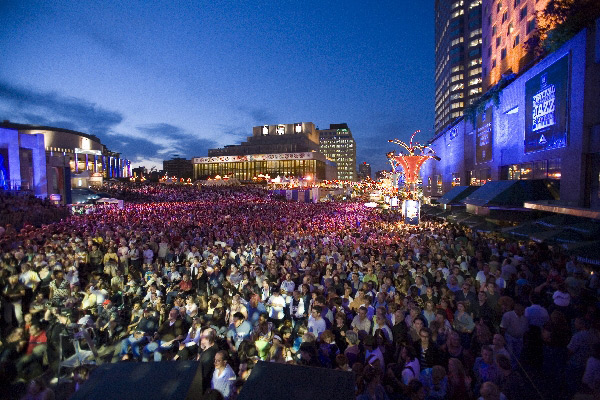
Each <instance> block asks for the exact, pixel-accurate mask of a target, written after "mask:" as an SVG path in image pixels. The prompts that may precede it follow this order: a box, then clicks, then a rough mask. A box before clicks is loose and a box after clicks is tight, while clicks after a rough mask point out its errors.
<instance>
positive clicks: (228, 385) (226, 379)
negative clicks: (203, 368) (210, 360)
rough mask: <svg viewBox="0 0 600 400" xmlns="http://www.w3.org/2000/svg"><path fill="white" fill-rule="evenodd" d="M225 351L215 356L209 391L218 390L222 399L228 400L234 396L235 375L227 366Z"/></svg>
mask: <svg viewBox="0 0 600 400" xmlns="http://www.w3.org/2000/svg"><path fill="white" fill-rule="evenodd" d="M227 361H228V354H227V352H226V351H224V350H221V351H218V352H217V354H216V355H215V361H214V362H215V371H214V372H213V376H212V380H211V382H210V387H211V389H215V390H218V391H219V392H220V393H221V394H222V395H223V398H224V399H226V400H229V399H231V398H233V396H234V390H235V389H234V388H235V380H236V375H235V372H234V371H233V368H231V366H230V365H229V364H228V362H227Z"/></svg>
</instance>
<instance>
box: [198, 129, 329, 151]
mask: <svg viewBox="0 0 600 400" xmlns="http://www.w3.org/2000/svg"><path fill="white" fill-rule="evenodd" d="M318 150H319V134H318V133H317V131H316V129H315V124H313V123H312V122H297V123H295V124H278V125H260V126H255V127H253V128H252V136H250V137H248V139H247V140H246V141H245V142H242V143H241V144H239V145H230V146H225V147H223V148H220V149H210V150H208V156H209V157H218V156H242V155H249V154H271V153H273V154H276V153H300V152H307V151H318Z"/></svg>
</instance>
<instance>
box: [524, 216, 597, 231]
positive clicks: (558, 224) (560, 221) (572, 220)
mask: <svg viewBox="0 0 600 400" xmlns="http://www.w3.org/2000/svg"><path fill="white" fill-rule="evenodd" d="M535 222H536V223H537V224H539V225H542V226H545V227H547V228H563V227H566V226H567V225H575V224H581V223H584V222H586V219H585V218H581V217H576V216H574V215H567V214H555V215H550V216H549V217H544V218H540V219H538V220H537V221H535Z"/></svg>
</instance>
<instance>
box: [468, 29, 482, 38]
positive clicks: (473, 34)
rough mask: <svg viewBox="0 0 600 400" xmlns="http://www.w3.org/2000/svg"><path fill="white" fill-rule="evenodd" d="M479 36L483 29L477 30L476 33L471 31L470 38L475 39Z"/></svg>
mask: <svg viewBox="0 0 600 400" xmlns="http://www.w3.org/2000/svg"><path fill="white" fill-rule="evenodd" d="M477 35H481V28H479V29H475V30H474V31H471V33H469V37H473V36H477Z"/></svg>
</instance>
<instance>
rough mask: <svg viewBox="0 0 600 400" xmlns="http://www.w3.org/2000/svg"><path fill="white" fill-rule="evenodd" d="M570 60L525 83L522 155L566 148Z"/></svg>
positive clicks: (554, 65)
mask: <svg viewBox="0 0 600 400" xmlns="http://www.w3.org/2000/svg"><path fill="white" fill-rule="evenodd" d="M568 86H569V56H568V55H567V56H564V57H562V58H561V59H560V60H558V61H556V62H555V63H554V64H552V65H550V66H549V67H548V68H546V69H545V70H543V71H542V72H540V73H539V74H537V75H536V76H534V77H533V78H531V79H530V80H528V81H527V82H526V83H525V153H532V152H534V151H542V150H549V149H558V148H561V147H566V146H567V140H568V128H567V126H568V125H567V119H568V101H569V90H568Z"/></svg>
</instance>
